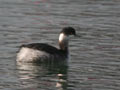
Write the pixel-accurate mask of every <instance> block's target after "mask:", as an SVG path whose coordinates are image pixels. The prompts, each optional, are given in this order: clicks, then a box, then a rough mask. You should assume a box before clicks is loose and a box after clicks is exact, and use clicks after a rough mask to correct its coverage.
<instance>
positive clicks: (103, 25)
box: [0, 0, 120, 90]
mask: <svg viewBox="0 0 120 90" xmlns="http://www.w3.org/2000/svg"><path fill="white" fill-rule="evenodd" d="M65 26H73V27H75V28H76V30H77V33H78V34H79V35H81V38H74V39H72V40H71V42H70V52H71V60H70V61H69V62H68V63H69V65H68V67H66V66H65V65H63V64H32V63H31V64H30V63H29V64H17V63H16V58H15V56H16V52H17V51H18V49H19V46H20V45H21V44H23V43H31V42H42V43H49V44H51V45H55V46H58V44H57V42H58V41H57V40H58V35H59V32H60V31H61V28H63V27H65ZM0 90H120V0H0Z"/></svg>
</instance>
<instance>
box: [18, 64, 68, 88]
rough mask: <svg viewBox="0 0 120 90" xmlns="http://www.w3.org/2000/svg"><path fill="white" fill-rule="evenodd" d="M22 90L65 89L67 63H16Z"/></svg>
mask: <svg viewBox="0 0 120 90" xmlns="http://www.w3.org/2000/svg"><path fill="white" fill-rule="evenodd" d="M16 65H17V69H18V76H19V79H20V82H21V86H22V89H47V88H49V89H50V88H51V90H66V89H67V83H68V82H67V69H68V65H67V62H47V63H23V62H22V63H21V62H17V63H16Z"/></svg>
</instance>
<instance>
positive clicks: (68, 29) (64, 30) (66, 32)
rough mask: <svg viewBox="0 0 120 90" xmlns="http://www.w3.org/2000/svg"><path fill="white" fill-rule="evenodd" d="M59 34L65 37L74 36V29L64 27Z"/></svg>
mask: <svg viewBox="0 0 120 90" xmlns="http://www.w3.org/2000/svg"><path fill="white" fill-rule="evenodd" d="M61 33H64V34H65V35H67V36H68V35H76V32H75V29H74V28H73V27H64V28H63V30H62V31H61Z"/></svg>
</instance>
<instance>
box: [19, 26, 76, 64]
mask: <svg viewBox="0 0 120 90" xmlns="http://www.w3.org/2000/svg"><path fill="white" fill-rule="evenodd" d="M70 35H74V36H76V31H75V29H74V28H73V27H64V28H63V29H62V31H61V32H60V35H59V48H56V47H54V46H51V45H48V44H45V43H31V44H26V45H22V46H21V47H20V49H19V51H18V53H17V61H19V62H36V61H37V62H39V61H40V62H44V61H46V60H55V61H57V60H61V61H62V60H65V59H67V58H68V56H69V48H68V45H69V36H70Z"/></svg>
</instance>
